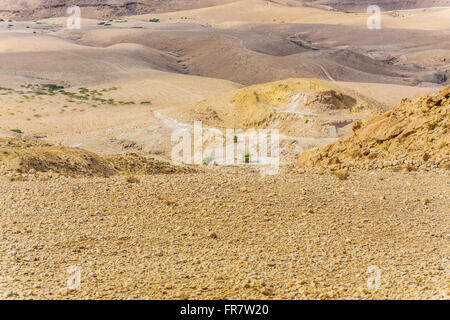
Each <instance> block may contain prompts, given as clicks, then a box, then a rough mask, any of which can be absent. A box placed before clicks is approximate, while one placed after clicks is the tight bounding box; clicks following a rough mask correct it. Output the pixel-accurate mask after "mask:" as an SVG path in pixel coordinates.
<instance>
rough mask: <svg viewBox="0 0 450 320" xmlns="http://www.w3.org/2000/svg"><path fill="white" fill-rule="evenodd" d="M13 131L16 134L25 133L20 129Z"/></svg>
mask: <svg viewBox="0 0 450 320" xmlns="http://www.w3.org/2000/svg"><path fill="white" fill-rule="evenodd" d="M11 131H12V132H15V133H23V132H22V130H20V129H12V130H11Z"/></svg>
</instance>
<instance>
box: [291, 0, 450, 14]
mask: <svg viewBox="0 0 450 320" xmlns="http://www.w3.org/2000/svg"><path fill="white" fill-rule="evenodd" d="M300 2H303V3H304V4H306V5H319V6H324V7H329V8H333V9H336V10H341V11H344V10H345V11H351V12H365V11H366V10H367V7H369V6H371V5H377V6H379V7H380V8H381V9H382V10H383V11H385V10H403V9H417V8H427V7H444V6H449V5H450V2H449V1H448V0H406V1H405V0H300Z"/></svg>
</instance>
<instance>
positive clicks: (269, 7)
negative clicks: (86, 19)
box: [130, 0, 450, 30]
mask: <svg viewBox="0 0 450 320" xmlns="http://www.w3.org/2000/svg"><path fill="white" fill-rule="evenodd" d="M388 1H389V0H386V2H388ZM402 2H403V1H402ZM299 4H301V2H296V1H281V0H277V1H266V0H240V1H235V2H231V3H226V4H223V5H218V6H214V7H207V8H199V9H192V10H183V11H179V12H170V13H162V14H153V13H152V14H147V15H141V16H137V17H134V18H136V19H151V18H155V17H156V18H159V19H161V21H168V20H170V21H172V22H188V23H203V24H210V25H213V26H214V27H227V26H230V25H235V24H237V23H245V22H270V23H301V24H316V25H317V24H326V25H346V26H361V27H364V28H366V24H367V19H368V18H369V16H370V14H367V13H366V9H367V6H366V5H365V6H364V7H365V9H364V10H363V11H364V12H362V13H350V12H338V11H332V10H324V9H323V8H322V9H321V8H316V7H307V6H301V5H299ZM449 12H450V4H447V6H446V7H438V8H424V9H409V10H395V11H387V12H383V13H382V16H381V18H382V28H402V29H422V30H449V29H450V23H449V21H448V15H449ZM131 18H133V17H130V19H131Z"/></svg>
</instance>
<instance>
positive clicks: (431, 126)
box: [427, 121, 437, 131]
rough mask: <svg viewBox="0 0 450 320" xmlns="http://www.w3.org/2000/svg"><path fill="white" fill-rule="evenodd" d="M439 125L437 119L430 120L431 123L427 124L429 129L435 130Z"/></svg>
mask: <svg viewBox="0 0 450 320" xmlns="http://www.w3.org/2000/svg"><path fill="white" fill-rule="evenodd" d="M436 127H437V123H436V121H433V122H430V123H429V124H427V128H428V130H430V131H431V130H434V129H435V128H436Z"/></svg>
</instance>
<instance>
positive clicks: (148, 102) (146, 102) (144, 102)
mask: <svg viewBox="0 0 450 320" xmlns="http://www.w3.org/2000/svg"><path fill="white" fill-rule="evenodd" d="M141 104H152V103H151V102H150V101H142V102H141Z"/></svg>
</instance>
